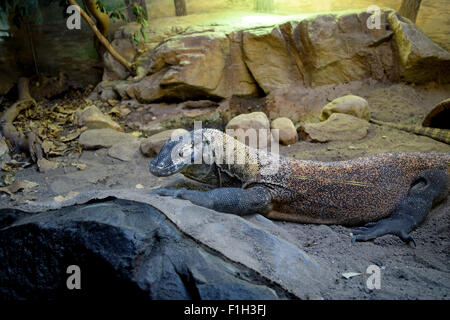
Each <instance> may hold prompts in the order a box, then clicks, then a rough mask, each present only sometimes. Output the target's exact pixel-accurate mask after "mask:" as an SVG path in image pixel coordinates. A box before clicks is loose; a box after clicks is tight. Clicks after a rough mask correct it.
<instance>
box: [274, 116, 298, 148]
mask: <svg viewBox="0 0 450 320" xmlns="http://www.w3.org/2000/svg"><path fill="white" fill-rule="evenodd" d="M270 128H271V129H272V130H271V133H272V136H274V138H275V140H277V138H278V141H279V142H281V144H284V145H290V144H293V143H294V142H296V141H297V140H298V134H297V129H295V126H294V124H293V123H292V121H291V119H289V118H285V117H281V118H276V119H275V120H273V121H272V123H271V124H270ZM274 129H275V130H274Z"/></svg>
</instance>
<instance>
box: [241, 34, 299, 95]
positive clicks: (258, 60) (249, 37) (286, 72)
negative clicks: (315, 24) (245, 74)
mask: <svg viewBox="0 0 450 320" xmlns="http://www.w3.org/2000/svg"><path fill="white" fill-rule="evenodd" d="M243 49H244V59H245V63H246V65H247V66H248V68H249V70H250V72H251V73H252V75H253V77H254V78H255V80H256V82H257V83H258V84H259V85H260V86H261V88H262V89H263V90H264V92H265V93H266V94H268V93H270V92H271V91H273V90H275V89H279V88H283V87H287V86H289V85H291V84H293V83H295V82H300V80H301V79H302V77H301V75H300V74H299V71H298V70H297V68H296V65H295V61H294V58H293V57H292V56H291V54H290V52H289V50H288V47H287V46H286V42H285V39H284V37H283V34H282V32H281V30H280V29H279V28H278V27H275V28H274V27H269V28H263V29H255V30H249V31H244V32H243Z"/></svg>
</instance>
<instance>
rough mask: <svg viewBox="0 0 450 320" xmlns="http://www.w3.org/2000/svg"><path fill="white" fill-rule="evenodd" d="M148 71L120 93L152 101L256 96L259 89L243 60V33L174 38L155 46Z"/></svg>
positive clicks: (215, 33)
mask: <svg viewBox="0 0 450 320" xmlns="http://www.w3.org/2000/svg"><path fill="white" fill-rule="evenodd" d="M149 70H150V71H149V73H150V74H149V75H148V76H147V77H146V78H144V79H143V80H142V81H141V82H138V83H136V84H132V85H130V86H129V87H127V88H125V90H120V91H121V94H122V95H125V94H126V95H127V96H128V97H131V98H136V99H138V100H140V101H143V102H150V101H154V100H157V99H160V98H162V97H169V98H170V97H175V98H179V97H180V96H182V97H183V99H184V100H188V99H195V98H198V97H212V98H217V97H220V98H227V97H231V96H232V95H234V94H236V95H256V94H257V90H258V88H257V86H256V84H255V83H254V81H253V79H252V76H251V75H250V73H249V71H248V69H247V67H246V65H245V63H244V62H243V59H242V53H241V46H240V34H235V33H230V34H225V33H223V32H202V33H199V34H196V35H191V36H177V37H173V38H171V39H169V40H168V41H166V42H164V43H163V44H161V45H160V46H158V47H157V48H155V51H154V53H153V55H152V64H151V66H150V67H149Z"/></svg>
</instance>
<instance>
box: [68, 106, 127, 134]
mask: <svg viewBox="0 0 450 320" xmlns="http://www.w3.org/2000/svg"><path fill="white" fill-rule="evenodd" d="M77 123H78V125H79V126H86V127H88V128H89V129H106V128H109V129H114V130H118V131H123V129H122V128H121V127H120V125H119V124H118V123H116V122H115V121H113V120H112V119H111V118H110V117H109V116H108V115H105V114H103V113H102V112H101V111H100V110H99V109H98V108H97V107H96V106H94V105H92V106H88V107H86V108H84V109H83V110H81V111H78V112H77Z"/></svg>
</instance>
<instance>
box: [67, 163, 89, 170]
mask: <svg viewBox="0 0 450 320" xmlns="http://www.w3.org/2000/svg"><path fill="white" fill-rule="evenodd" d="M71 165H72V166H74V167H76V168H77V169H78V170H84V169H86V164H85V163H75V162H74V163H71Z"/></svg>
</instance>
